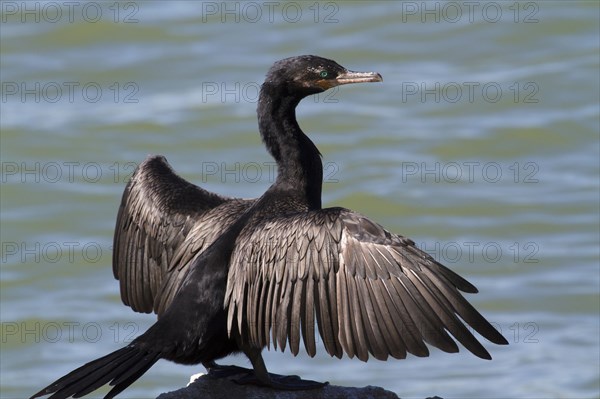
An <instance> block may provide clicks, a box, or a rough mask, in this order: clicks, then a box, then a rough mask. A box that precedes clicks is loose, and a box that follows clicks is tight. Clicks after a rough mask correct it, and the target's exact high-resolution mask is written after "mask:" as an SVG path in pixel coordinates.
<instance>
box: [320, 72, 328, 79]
mask: <svg viewBox="0 0 600 399" xmlns="http://www.w3.org/2000/svg"><path fill="white" fill-rule="evenodd" d="M319 75H321V77H322V78H326V77H327V71H321V73H320V74H319Z"/></svg>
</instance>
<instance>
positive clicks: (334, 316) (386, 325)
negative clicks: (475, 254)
mask: <svg viewBox="0 0 600 399" xmlns="http://www.w3.org/2000/svg"><path fill="white" fill-rule="evenodd" d="M459 290H460V291H463V292H469V293H475V292H477V289H476V288H475V287H474V286H473V285H471V284H470V283H469V282H468V281H466V280H465V279H463V278H462V277H460V276H458V275H457V274H456V273H454V272H452V271H451V270H450V269H448V268H446V267H444V266H443V265H441V264H439V263H438V262H436V261H435V260H434V259H433V258H432V257H431V256H429V255H428V254H426V253H425V252H423V251H421V250H419V249H418V248H417V247H415V245H414V242H413V241H411V240H410V239H408V238H405V237H402V236H399V235H395V234H391V233H390V232H388V231H386V230H384V229H383V228H382V227H381V226H380V225H378V224H375V223H374V222H372V221H370V220H369V219H367V218H366V217H364V216H362V215H359V214H357V213H354V212H352V211H349V210H346V209H343V208H328V209H322V210H318V211H310V212H306V213H302V214H295V215H291V216H288V217H278V218H273V219H271V220H265V221H263V222H261V223H260V224H259V225H257V226H254V227H252V230H247V231H243V232H242V234H241V236H240V238H239V239H238V244H237V246H236V249H235V251H234V255H233V258H232V261H231V269H230V272H229V280H228V284H227V293H226V300H225V305H226V307H228V330H229V332H230V333H231V330H232V329H233V328H236V329H237V330H238V331H239V332H240V334H241V336H242V339H243V340H246V342H250V343H251V344H253V345H256V346H259V347H263V346H270V343H271V340H272V341H273V345H274V347H275V348H277V346H279V347H280V348H281V349H282V350H284V349H285V347H286V343H289V345H290V349H291V351H292V352H293V353H294V355H295V354H297V353H298V350H299V342H300V336H301V335H302V338H303V341H304V346H305V348H306V350H307V352H308V354H309V355H310V356H314V355H315V352H316V347H315V320H316V324H317V327H318V331H319V334H320V336H321V339H322V342H323V344H324V346H325V349H326V351H327V352H328V353H329V354H330V355H332V356H337V357H341V356H342V354H343V353H344V352H345V353H346V354H347V355H348V356H350V357H353V356H357V357H358V358H359V359H361V360H363V361H366V360H367V359H368V357H369V353H370V354H371V355H372V356H374V357H375V358H377V359H381V360H385V359H387V357H388V356H392V357H395V358H404V357H406V353H407V352H410V353H412V354H414V355H417V356H428V354H429V351H428V348H427V346H426V345H425V342H427V343H429V344H431V345H434V346H436V347H438V348H440V349H441V350H443V351H446V352H457V351H458V346H457V344H456V342H455V341H454V339H453V338H452V337H451V335H452V336H454V338H456V339H457V340H458V341H459V342H460V343H461V344H462V345H464V346H465V347H466V348H467V349H468V350H469V351H471V352H472V353H474V354H475V355H477V356H479V357H481V358H486V359H489V358H491V357H490V355H489V353H488V352H487V351H486V350H485V348H484V347H483V346H482V345H481V344H480V343H479V342H478V341H477V339H476V338H475V337H474V336H473V334H472V333H471V332H470V331H469V329H468V328H467V327H466V326H465V323H467V324H468V325H470V326H471V327H472V328H474V329H475V330H476V331H477V332H479V333H480V334H481V335H483V336H484V337H486V338H487V339H489V340H490V341H492V342H494V343H497V344H506V343H507V341H506V340H505V339H504V337H502V335H500V334H499V333H498V331H496V330H495V329H494V327H492V326H491V325H490V323H488V322H487V320H485V319H484V318H483V316H481V315H480V314H479V313H478V312H477V311H476V310H475V309H474V308H473V307H472V306H471V305H470V304H469V303H468V302H467V301H466V300H465V299H464V297H463V296H462V295H461V293H460V292H459Z"/></svg>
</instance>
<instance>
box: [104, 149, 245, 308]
mask: <svg viewBox="0 0 600 399" xmlns="http://www.w3.org/2000/svg"><path fill="white" fill-rule="evenodd" d="M253 201H254V200H239V199H234V198H226V197H221V196H218V195H216V194H213V193H210V192H208V191H206V190H204V189H202V188H200V187H198V186H195V185H193V184H191V183H189V182H187V181H186V180H184V179H183V178H181V177H179V176H178V175H177V174H176V173H175V172H174V171H173V170H172V169H171V166H170V165H169V164H168V162H167V160H166V159H165V158H164V157H162V156H150V157H148V158H146V159H145V160H144V162H142V163H141V164H140V165H139V166H138V167H137V168H136V170H135V172H134V173H133V175H132V177H131V179H130V181H129V182H128V184H127V186H126V187H125V190H124V192H123V197H122V199H121V205H120V207H119V212H118V215H117V223H116V227H115V235H114V241H113V273H114V276H115V278H116V279H118V280H119V281H120V291H121V299H122V300H123V302H124V303H125V304H126V305H128V306H130V307H131V308H132V309H133V310H135V311H137V312H144V313H150V312H152V311H154V312H156V313H158V314H159V315H160V314H161V313H162V311H164V309H166V307H167V306H168V305H169V304H170V302H171V300H172V297H173V296H174V295H175V292H176V291H177V289H178V288H179V284H180V283H181V280H182V278H183V276H184V275H185V273H186V271H187V268H188V266H189V265H190V264H191V262H192V261H193V259H194V257H195V256H196V255H197V254H199V253H200V252H202V250H203V248H205V245H207V244H208V243H210V242H212V241H214V240H215V239H216V237H217V236H218V235H219V234H220V233H221V232H222V231H223V230H224V229H225V228H226V227H228V226H229V225H231V224H232V223H233V222H234V221H235V219H237V217H238V216H239V215H240V214H241V213H243V211H244V210H245V209H247V208H248V207H249V206H250V205H251V204H252V203H253Z"/></svg>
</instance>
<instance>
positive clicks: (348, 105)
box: [0, 1, 600, 398]
mask: <svg viewBox="0 0 600 399" xmlns="http://www.w3.org/2000/svg"><path fill="white" fill-rule="evenodd" d="M1 7H2V8H1V11H2V15H1V19H2V20H1V24H0V28H1V32H0V33H1V41H0V44H1V62H0V66H1V82H2V98H1V102H0V106H1V113H0V116H1V121H0V123H1V128H2V136H1V138H2V142H1V158H2V175H1V178H2V181H1V183H2V186H1V207H2V215H1V217H2V225H1V227H2V231H1V232H2V237H1V244H2V248H1V250H2V254H1V257H2V259H1V261H2V263H1V285H0V288H1V305H0V310H1V321H2V337H1V345H2V353H1V362H0V370H1V375H0V378H1V392H0V396H1V397H2V398H23V397H27V396H29V395H31V394H32V393H33V392H35V391H37V390H39V389H40V388H42V387H43V386H45V385H47V383H49V382H51V381H53V380H54V379H56V378H57V377H59V376H62V375H63V374H64V373H66V372H68V371H70V370H71V369H73V368H75V367H77V366H79V365H81V364H83V363H85V362H87V361H89V360H91V359H93V358H96V357H99V356H101V355H104V354H106V353H108V352H110V351H113V350H115V349H117V348H118V347H120V346H122V345H123V344H124V343H126V342H128V341H129V340H131V338H132V337H134V336H136V335H138V334H140V333H142V332H143V331H144V330H145V329H146V328H147V327H148V326H149V325H151V324H152V322H153V320H154V317H153V316H151V315H140V314H136V313H133V312H132V311H131V310H130V309H129V308H127V307H125V306H123V305H122V304H121V302H120V298H119V291H118V284H117V282H116V281H115V280H114V279H113V277H112V270H111V241H112V232H113V224H114V220H115V218H116V211H117V207H118V204H119V201H120V196H121V193H122V190H123V188H124V185H125V182H126V181H127V178H128V177H129V176H130V174H131V172H132V171H133V167H134V166H135V165H136V164H137V163H139V162H141V161H142V160H143V159H144V157H145V156H146V155H147V154H156V153H159V154H164V155H165V156H166V157H167V158H168V159H169V161H170V162H171V163H172V165H173V166H174V168H175V169H176V170H177V171H178V172H180V173H181V174H182V175H183V176H184V177H185V178H187V179H189V180H191V181H193V182H195V183H197V184H201V185H202V186H204V187H206V188H208V189H210V190H214V191H217V192H219V193H222V194H226V195H235V196H242V197H252V196H258V195H260V194H261V193H262V192H263V191H264V190H265V189H266V188H267V187H268V186H269V184H270V183H271V182H272V180H273V164H272V160H271V159H270V158H269V156H268V155H267V154H266V152H265V150H264V149H263V147H262V145H261V143H260V139H259V137H258V135H257V129H256V118H255V106H256V94H257V89H258V85H259V84H260V82H261V81H262V78H263V76H264V74H265V72H266V70H267V68H268V67H269V66H270V65H271V63H272V62H273V61H275V60H277V59H280V58H283V57H287V56H291V55H297V54H306V53H313V54H319V55H322V56H326V57H329V58H333V59H335V60H337V61H338V62H340V63H341V64H342V65H344V66H346V67H348V68H350V69H355V70H374V71H377V72H380V73H381V74H382V75H383V77H384V80H385V81H384V83H383V84H370V85H357V86H354V87H343V88H341V89H339V90H336V91H334V92H330V93H328V94H327V95H321V96H319V97H315V98H309V99H307V100H305V101H304V102H303V103H302V104H301V106H300V109H299V111H298V117H299V120H300V124H301V126H302V127H303V129H304V130H305V131H306V132H307V133H308V134H309V135H310V136H311V137H312V138H313V140H314V141H315V143H316V144H317V145H318V146H319V148H320V149H321V152H322V153H323V156H324V164H325V168H326V169H325V184H324V204H325V205H327V206H329V205H341V206H345V207H349V208H352V209H355V210H357V211H359V212H361V213H364V214H367V215H369V216H370V217H372V218H373V219H375V220H377V221H379V222H380V223H382V224H383V225H385V226H386V227H387V228H388V229H390V230H391V231H394V232H397V233H401V234H404V235H407V236H410V237H412V238H413V239H415V241H416V242H417V243H419V245H420V246H421V247H422V248H424V249H426V250H428V251H429V252H430V253H432V254H433V255H434V256H435V257H436V258H438V259H439V260H441V261H442V262H443V263H445V264H447V265H448V266H450V267H451V268H453V269H454V270H456V271H458V272H459V273H461V274H462V275H463V276H465V277H467V278H469V280H471V281H472V282H474V283H475V284H476V285H477V286H478V288H479V289H480V294H478V295H472V296H469V300H471V301H472V303H474V304H475V306H476V307H477V308H478V309H480V310H481V311H482V312H483V313H484V314H485V315H486V317H487V318H488V319H489V320H491V321H493V322H494V323H496V325H497V326H498V328H500V329H501V331H502V333H503V334H504V335H505V337H506V338H507V339H508V340H509V341H510V346H508V347H497V346H493V345H491V344H490V345H486V346H487V348H488V349H489V351H490V352H491V353H492V356H493V358H494V359H493V360H492V361H483V360H480V359H477V358H475V357H474V356H472V355H470V354H468V353H465V351H464V350H463V351H461V353H460V354H453V355H450V354H445V353H442V352H440V351H438V350H435V349H433V350H432V355H431V357H429V358H425V359H419V358H415V357H409V358H408V359H406V360H403V361H395V360H392V361H388V362H378V361H370V362H369V363H362V362H360V361H358V360H348V359H344V360H337V359H330V358H329V357H327V356H326V355H324V354H323V353H320V354H319V355H317V357H316V358H314V359H309V358H308V357H307V356H305V355H301V356H299V357H298V358H293V357H292V356H291V355H290V354H288V353H279V352H273V351H271V352H268V353H266V362H267V366H268V367H269V369H270V370H271V371H277V372H280V373H295V374H300V375H302V376H303V377H306V378H311V379H318V380H329V381H330V382H331V383H334V384H341V385H353V386H363V385H367V384H371V385H380V386H383V387H385V388H387V389H390V390H392V391H395V392H397V393H398V394H399V395H400V396H401V397H403V398H422V397H426V396H433V395H439V396H442V397H444V398H597V397H599V396H600V392H599V389H600V388H599V383H600V382H599V381H600V360H599V358H600V344H599V331H600V323H599V312H600V309H599V308H600V305H599V303H600V295H599V292H600V288H599V285H600V282H599V281H600V270H599V240H600V237H599V235H600V232H599V200H600V198H599V169H600V168H599V161H598V156H599V153H600V149H599V142H600V141H599V130H600V127H599V114H600V110H599V108H600V101H599V90H600V88H599V64H600V59H599V58H600V55H599V51H600V50H599V47H600V46H599V41H600V39H599V38H600V28H599V20H600V7H599V5H598V3H597V2H594V1H588V2H581V1H573V2H566V1H563V2H554V1H552V2H550V1H548V2H544V1H537V2H512V1H511V2H450V3H439V2H429V3H422V2H370V3H368V4H367V3H360V2H337V1H335V2H312V1H311V2H287V3H283V2H282V3H278V2H275V3H268V2H267V3H262V2H246V3H237V2H236V3H233V2H232V3H227V4H224V3H221V2H205V3H201V2H192V1H184V2H173V3H169V4H166V3H160V2H145V1H135V2H120V3H115V2H112V1H111V2H91V3H83V2H82V3H77V2H75V3H69V2H41V3H40V2H27V3H23V2H10V1H3V2H2V3H1ZM226 362H236V363H238V364H246V360H245V359H244V358H241V357H238V358H231V359H227V360H226ZM199 371H203V370H202V368H201V367H183V366H178V365H174V364H171V363H169V362H166V361H163V362H159V363H158V364H157V365H156V366H155V367H154V368H152V369H151V370H150V371H149V372H148V373H147V374H146V375H145V376H144V377H142V378H141V379H140V380H139V381H138V382H137V383H136V384H135V385H133V386H132V387H131V388H130V389H129V390H127V391H125V393H123V395H122V397H124V398H140V397H155V396H156V395H157V394H159V393H161V392H165V391H168V390H173V389H176V388H179V387H181V386H183V385H185V383H186V382H187V380H188V377H189V375H190V374H193V373H196V372H199ZM98 395H99V394H97V395H96V396H98Z"/></svg>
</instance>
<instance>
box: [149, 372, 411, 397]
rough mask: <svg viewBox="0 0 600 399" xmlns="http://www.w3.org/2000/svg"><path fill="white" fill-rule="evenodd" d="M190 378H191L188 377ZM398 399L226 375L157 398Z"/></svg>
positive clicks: (369, 389)
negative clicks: (278, 386) (244, 381)
mask: <svg viewBox="0 0 600 399" xmlns="http://www.w3.org/2000/svg"><path fill="white" fill-rule="evenodd" d="M192 378H193V377H192ZM198 398H202V399H232V398H236V399H237V398H240V399H241V398H247V399H265V398H266V399H269V398H272V399H400V398H398V396H397V395H396V394H395V393H393V392H390V391H386V390H385V389H383V388H380V387H374V386H370V385H369V386H366V387H364V388H355V387H341V386H337V385H327V386H326V387H324V388H321V389H314V390H309V391H276V390H273V389H271V388H263V387H257V386H254V385H239V384H236V383H235V382H233V381H230V380H228V379H227V378H220V379H214V378H211V377H209V376H207V375H201V376H200V377H199V378H197V379H195V380H194V382H192V383H190V384H189V385H188V386H187V387H185V388H182V389H179V390H177V391H173V392H167V393H163V394H161V395H160V396H159V397H158V398H157V399H198Z"/></svg>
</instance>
